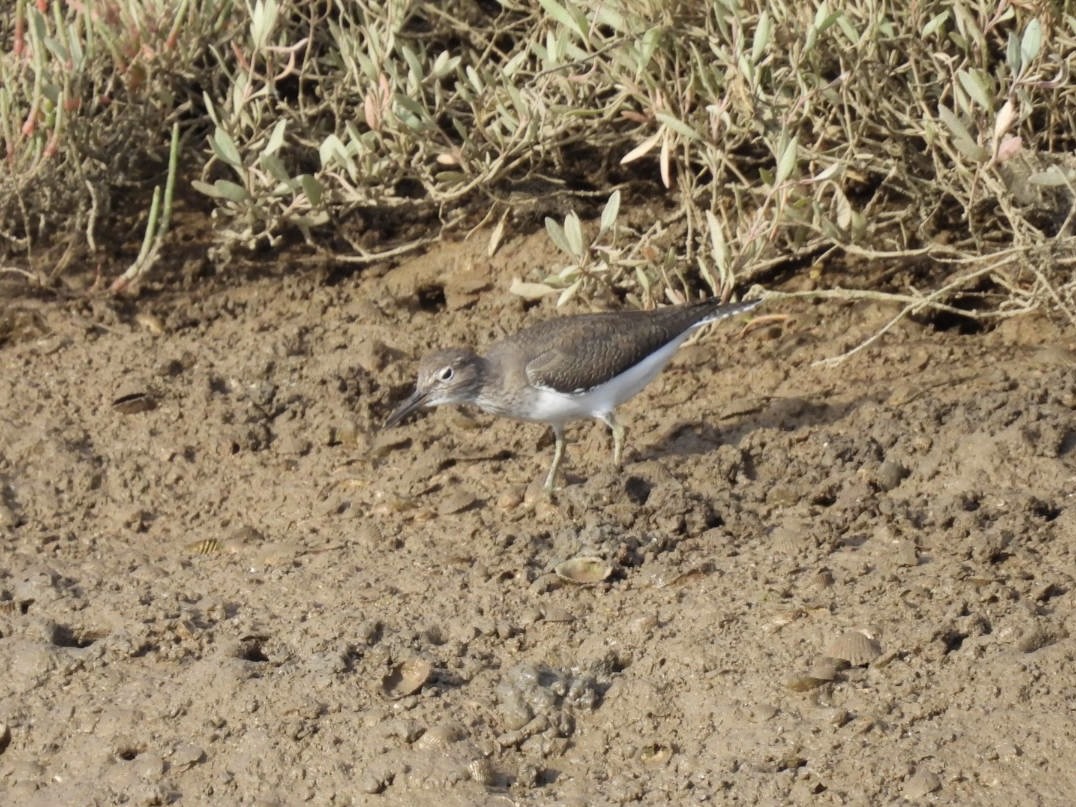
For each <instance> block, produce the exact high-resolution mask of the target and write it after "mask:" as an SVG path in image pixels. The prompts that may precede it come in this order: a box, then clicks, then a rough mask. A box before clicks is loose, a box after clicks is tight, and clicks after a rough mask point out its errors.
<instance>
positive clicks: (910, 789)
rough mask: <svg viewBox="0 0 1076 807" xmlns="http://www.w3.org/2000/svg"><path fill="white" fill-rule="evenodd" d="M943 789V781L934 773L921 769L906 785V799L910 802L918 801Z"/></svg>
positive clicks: (904, 793)
mask: <svg viewBox="0 0 1076 807" xmlns="http://www.w3.org/2000/svg"><path fill="white" fill-rule="evenodd" d="M940 787H941V779H939V778H938V775H937V774H936V773H934V772H933V771H929V770H927V769H926V768H919V769H918V770H916V772H915V773H914V774H912V778H911V779H909V780H908V781H907V782H906V783H905V784H904V792H903V795H904V798H906V799H908V801H917V800H919V799H921V798H923V797H924V796H926V795H929V794H930V793H933V792H934V791H935V790H937V789H939V788H940Z"/></svg>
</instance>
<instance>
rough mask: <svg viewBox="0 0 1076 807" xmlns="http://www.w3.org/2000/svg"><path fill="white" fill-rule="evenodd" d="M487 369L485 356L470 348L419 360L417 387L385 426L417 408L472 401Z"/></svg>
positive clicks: (441, 352)
mask: <svg viewBox="0 0 1076 807" xmlns="http://www.w3.org/2000/svg"><path fill="white" fill-rule="evenodd" d="M484 370H485V360H484V359H482V357H481V356H478V355H476V354H475V353H473V352H472V351H470V350H466V349H463V348H456V349H450V350H438V351H436V352H434V353H430V354H429V355H428V356H426V357H425V358H423V359H422V361H421V362H419V365H418V381H417V382H416V383H415V391H414V392H413V393H411V396H410V397H409V398H408V399H407V400H406V401H404V402H403V403H402V404H400V405H399V406H398V407H397V408H396V411H394V412H393V413H392V414H391V415H389V419H388V420H387V421H386V422H385V428H386V429H389V428H392V427H393V426H395V425H396V424H398V423H400V422H401V421H403V419H404V418H405V417H407V416H408V415H410V414H411V413H412V412H414V411H415V410H417V409H422V408H429V407H432V406H440V405H441V404H456V403H472V402H473V401H474V399H475V397H476V396H477V395H478V391H479V390H480V389H481V387H482V380H483V374H484Z"/></svg>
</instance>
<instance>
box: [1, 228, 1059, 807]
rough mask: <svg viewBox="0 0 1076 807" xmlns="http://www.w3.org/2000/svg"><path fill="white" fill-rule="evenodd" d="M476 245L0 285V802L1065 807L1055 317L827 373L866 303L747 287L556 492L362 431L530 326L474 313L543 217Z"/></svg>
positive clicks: (531, 457) (905, 331) (462, 451)
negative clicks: (263, 267)
mask: <svg viewBox="0 0 1076 807" xmlns="http://www.w3.org/2000/svg"><path fill="white" fill-rule="evenodd" d="M475 242H476V243H473V244H472V243H470V242H468V243H464V244H451V245H445V246H442V247H440V248H439V249H438V250H437V251H436V252H432V253H430V254H428V255H425V256H423V257H421V258H418V259H415V260H412V261H408V262H405V263H402V264H400V265H399V266H397V267H395V268H393V269H391V270H383V271H382V272H380V273H378V272H373V271H371V272H367V273H365V274H364V275H362V276H353V277H347V278H344V279H341V278H340V276H338V275H335V274H333V273H332V272H330V271H329V270H328V269H326V270H322V271H314V270H302V271H301V270H298V269H288V268H287V267H277V268H275V269H273V270H271V271H269V272H268V273H267V274H265V275H262V276H257V275H251V276H247V277H241V276H238V275H235V274H232V275H229V276H227V277H223V278H202V279H200V280H198V281H197V282H196V283H195V284H194V285H193V286H192V287H190V288H186V289H185V288H182V287H181V283H180V281H179V280H177V281H176V283H175V284H174V285H170V283H169V281H168V280H167V279H166V278H162V279H161V283H162V285H161V287H159V288H154V289H148V290H146V291H145V292H144V293H143V295H142V296H141V297H140V298H139V299H137V300H135V301H126V302H124V301H114V300H108V299H102V298H89V299H80V300H77V301H74V302H66V303H60V302H57V301H55V300H48V299H34V298H32V297H28V296H26V295H24V294H23V295H15V296H13V297H8V298H7V299H5V300H4V301H3V302H0V307H2V311H0V320H2V322H0V340H2V341H0V374H2V375H0V388H2V389H3V390H5V393H4V394H3V395H2V396H0V547H2V557H0V680H2V681H3V682H4V686H3V687H2V690H0V724H2V725H0V803H3V804H20V805H59V804H83V805H97V804H101V805H104V804H121V803H122V804H134V805H156V804H172V803H177V804H192V805H200V804H258V805H291V804H298V803H309V804H315V805H329V804H332V805H349V804H375V805H423V804H430V805H438V806H439V807H444V805H456V804H459V805H465V804H466V805H471V804H474V805H486V804H488V805H508V804H539V805H541V804H557V805H604V804H635V803H641V804H694V803H713V804H759V803H761V804H778V803H788V804H872V805H876V804H891V803H899V802H901V801H902V800H907V801H910V802H919V803H929V804H961V805H968V804H996V805H1011V804H1044V805H1053V804H1057V805H1060V804H1068V803H1071V799H1072V794H1073V793H1076V767H1074V766H1073V764H1072V761H1073V759H1076V731H1074V730H1073V726H1074V720H1076V665H1074V656H1076V647H1074V643H1073V639H1072V638H1071V636H1072V634H1073V633H1074V632H1076V616H1074V613H1073V597H1074V596H1076V591H1074V588H1076V585H1074V576H1076V493H1074V491H1076V416H1074V410H1076V336H1074V334H1073V333H1072V332H1071V331H1067V332H1066V331H1064V330H1062V329H1060V328H1057V327H1054V326H1053V325H1051V324H1050V323H1049V322H1047V321H1045V320H1033V319H1023V320H1018V321H1010V322H1008V323H1006V324H1004V325H1002V326H1000V327H998V328H996V329H994V330H992V331H989V332H982V333H975V334H961V333H959V332H958V330H956V329H953V330H938V329H936V328H933V327H931V326H929V325H927V324H917V323H914V322H905V323H902V324H901V325H900V326H898V327H897V328H896V329H895V330H894V331H893V332H892V333H890V334H888V335H887V336H886V337H885V338H883V339H882V340H880V341H879V342H878V343H876V344H875V346H873V347H872V348H870V349H868V350H865V351H863V352H862V353H860V354H858V355H856V356H855V357H853V358H852V359H850V360H849V361H847V362H846V363H845V364H843V365H841V366H840V367H839V368H836V369H830V368H826V367H820V366H816V365H815V364H814V362H815V361H816V360H818V359H821V358H824V357H827V356H833V355H835V354H837V353H839V352H841V351H842V350H845V349H847V348H850V347H852V346H854V345H855V344H857V343H858V341H860V340H861V339H863V338H865V337H867V336H869V335H870V334H871V333H873V332H875V331H876V330H877V329H878V328H879V326H880V325H882V324H883V323H884V322H885V321H886V320H887V319H888V318H889V317H890V316H891V315H892V313H893V311H892V310H891V309H888V308H884V307H879V306H871V305H850V304H835V303H827V304H823V305H808V304H791V303H782V304H772V305H769V306H767V307H766V308H765V313H766V314H774V313H777V314H785V315H787V319H786V320H784V321H781V322H770V323H768V324H766V325H764V326H762V327H755V328H752V329H749V330H748V331H747V332H746V333H741V329H742V326H743V325H744V324H745V320H741V321H734V322H728V323H723V324H722V325H721V326H720V327H719V328H717V329H715V330H714V331H713V332H712V333H709V334H706V335H705V336H704V338H703V339H701V340H700V341H699V342H698V343H697V344H694V345H692V346H689V347H687V348H685V349H684V350H683V351H682V352H681V353H680V354H679V356H678V357H677V359H676V360H675V361H674V363H673V364H672V365H671V366H670V368H669V369H668V370H667V371H666V372H665V374H664V375H663V376H661V377H660V378H659V379H658V380H657V381H656V382H655V383H654V384H653V385H652V386H651V387H649V388H648V389H647V390H646V392H644V393H643V394H642V395H641V396H639V397H638V398H637V399H635V400H634V401H632V402H631V403H630V404H628V405H627V406H625V407H624V408H623V410H622V413H621V414H622V419H623V421H624V422H625V423H626V425H627V426H628V450H627V452H626V464H625V467H624V468H623V470H622V471H619V472H617V471H614V470H613V469H612V468H611V467H610V443H609V436H608V433H607V432H606V430H605V429H604V428H603V427H601V426H600V425H597V424H589V423H588V424H581V425H579V426H577V427H574V428H573V429H572V430H571V431H570V434H569V437H570V445H569V449H568V461H567V466H566V471H567V474H566V484H565V486H564V488H563V489H562V490H561V491H560V492H559V493H557V494H556V496H555V498H554V499H552V500H549V499H547V498H544V497H542V496H541V495H538V494H537V492H536V486H537V485H540V483H541V481H542V478H543V476H544V474H545V471H546V469H547V467H548V463H549V461H550V457H551V453H552V446H551V441H550V438H549V435H548V434H547V433H546V432H545V430H543V429H542V428H541V427H539V426H534V425H524V424H517V423H512V422H509V421H504V420H495V419H493V418H491V417H489V416H486V415H483V414H475V415H473V416H472V415H468V414H465V413H464V412H462V411H461V410H451V409H442V410H437V411H435V412H432V413H430V414H429V415H427V416H425V417H423V418H421V419H418V420H413V421H411V422H408V423H407V424H405V425H403V426H402V427H400V428H398V429H395V430H393V431H391V432H387V433H384V434H381V435H378V434H377V426H378V425H379V424H380V423H381V422H382V421H383V419H384V418H385V416H386V415H387V414H388V412H389V411H391V409H392V407H393V406H394V405H395V404H396V403H398V402H399V401H400V400H401V399H402V398H403V397H404V396H405V395H406V394H407V393H408V392H409V391H410V387H411V384H412V375H413V372H414V369H415V364H416V361H417V358H418V357H419V355H420V354H421V353H422V352H424V351H425V350H427V349H430V348H432V347H435V346H446V345H449V344H454V343H464V344H468V343H470V344H478V345H481V344H483V343H487V342H489V341H491V340H493V339H494V338H496V337H498V336H500V335H502V334H503V333H505V332H509V331H512V330H514V329H516V328H518V327H520V326H522V325H524V324H526V323H530V322H534V321H538V320H539V319H542V318H546V317H549V316H551V315H553V314H554V312H553V311H552V310H551V307H550V306H548V305H545V304H543V305H540V306H533V307H530V308H527V307H525V306H524V305H523V304H522V303H521V302H520V301H519V300H518V299H516V298H513V297H511V296H510V295H508V294H507V292H506V291H505V290H506V289H507V286H508V281H509V278H510V277H511V276H512V275H513V274H515V275H525V274H529V273H530V271H531V270H532V269H533V268H534V267H536V266H539V265H541V264H543V263H545V262H548V261H549V260H550V259H551V256H550V254H549V252H548V247H546V246H545V242H546V239H545V236H544V234H538V235H536V236H534V237H530V238H521V239H519V240H516V241H512V242H510V243H507V244H505V245H504V246H503V247H502V249H501V251H500V253H499V254H498V255H497V256H496V257H495V258H494V259H492V260H488V259H486V258H485V255H484V250H485V240H484V239H482V238H476V239H475ZM478 242H480V243H478ZM574 310H579V309H574ZM579 556H596V557H599V558H602V559H604V560H605V561H607V562H608V563H609V564H610V565H611V567H612V573H611V575H610V576H609V577H608V579H606V580H605V581H604V582H601V583H599V584H597V585H589V586H584V585H576V584H573V583H570V582H566V581H564V580H562V579H561V578H559V577H558V576H557V575H556V574H555V573H554V571H553V570H554V568H555V567H557V566H558V564H560V563H562V562H563V561H566V560H568V559H571V558H574V557H579ZM868 636H869V637H873V642H872V641H871V640H870V639H868ZM842 654H843V655H844V656H846V657H848V658H850V660H851V661H852V662H855V666H842V665H839V664H835V663H833V662H831V661H827V660H826V658H827V657H832V656H839V655H842Z"/></svg>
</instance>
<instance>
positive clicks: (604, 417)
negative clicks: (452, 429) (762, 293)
mask: <svg viewBox="0 0 1076 807" xmlns="http://www.w3.org/2000/svg"><path fill="white" fill-rule="evenodd" d="M761 302H762V301H761V300H751V301H747V302H740V303H731V304H725V303H722V302H721V301H720V300H719V299H717V298H711V299H708V300H700V301H697V302H689V303H683V304H680V305H671V306H664V307H661V308H656V309H653V310H626V311H609V312H602V313H596V314H576V315H572V316H565V317H557V318H554V319H549V320H545V321H543V322H539V323H537V324H535V325H531V326H530V327H527V328H524V329H523V330H521V331H519V332H517V333H515V334H512V335H510V336H507V337H505V338H503V339H501V340H500V341H498V342H494V343H493V344H492V345H490V346H489V347H488V348H487V349H486V351H485V352H484V353H483V354H478V353H476V352H475V351H473V350H471V349H470V348H448V349H442V350H436V351H434V352H432V353H429V354H427V355H426V356H425V357H423V358H422V359H421V360H420V362H419V365H418V378H417V381H416V383H415V389H414V392H413V393H412V394H411V395H410V396H409V397H408V398H407V399H406V400H404V401H403V402H402V403H401V404H400V405H399V406H398V407H397V408H396V409H395V410H394V411H393V412H392V414H390V415H389V417H388V420H387V421H386V422H385V428H386V429H390V428H393V427H394V426H397V425H398V424H400V423H401V422H402V421H403V420H404V419H405V418H406V417H407V416H408V415H410V414H411V413H412V412H415V411H417V410H419V409H423V408H431V407H435V406H442V405H445V404H471V405H474V406H477V407H478V408H479V409H482V410H484V411H486V412H489V413H491V414H493V415H498V416H501V417H507V418H512V419H515V420H521V421H530V422H535V423H545V424H548V425H549V426H550V428H551V429H552V430H553V437H554V441H555V445H554V449H553V464H552V466H551V467H550V469H549V473H548V474H547V475H546V479H545V484H544V488H545V490H547V491H552V490H554V486H555V482H556V477H557V470H558V469H559V467H560V464H561V460H562V459H563V458H564V445H565V442H564V427H565V425H566V424H568V423H570V422H572V421H575V420H582V419H587V418H594V419H596V420H599V421H601V422H602V423H604V424H605V425H606V426H608V427H609V430H610V431H611V432H612V435H613V464H614V465H615V466H616V467H620V464H621V460H622V458H623V452H624V434H625V430H624V427H623V426H622V425H621V424H620V423H619V422H618V421H617V419H616V417H615V414H614V410H615V409H616V408H617V407H618V406H619V405H620V404H622V403H624V402H625V401H627V400H628V399H630V398H632V397H634V396H635V395H637V394H638V393H639V392H641V391H642V389H643V388H644V387H646V385H647V384H649V383H650V382H651V381H652V380H653V379H654V378H655V377H657V375H658V374H659V373H660V372H661V371H662V370H663V369H664V368H665V365H667V364H668V363H669V361H670V360H671V359H672V357H673V355H674V354H675V353H676V351H677V350H678V349H679V347H680V346H681V345H682V344H683V343H684V342H685V341H686V340H687V338H688V337H689V336H690V335H691V334H692V333H694V332H695V331H696V330H698V329H699V328H701V327H703V326H704V325H708V324H710V323H712V322H717V321H719V320H722V319H726V318H728V317H732V316H736V315H738V314H743V313H746V312H748V311H751V310H753V309H754V308H755V307H757V306H758V305H759V304H760V303H761Z"/></svg>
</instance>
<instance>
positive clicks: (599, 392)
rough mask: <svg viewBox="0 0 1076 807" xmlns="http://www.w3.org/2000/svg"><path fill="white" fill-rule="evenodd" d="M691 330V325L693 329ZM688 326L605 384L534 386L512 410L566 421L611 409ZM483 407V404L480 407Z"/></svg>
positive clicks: (667, 355)
mask: <svg viewBox="0 0 1076 807" xmlns="http://www.w3.org/2000/svg"><path fill="white" fill-rule="evenodd" d="M692 330H693V329H692ZM690 332H691V331H690V330H689V331H688V332H686V333H684V334H683V335H682V336H680V337H679V338H677V339H674V340H673V341H672V342H669V344H667V345H665V346H664V347H663V348H661V349H660V350H658V351H656V352H654V353H651V354H650V355H649V356H647V357H646V358H645V359H643V360H642V361H641V362H639V363H638V364H636V365H635V366H634V367H632V368H631V369H629V370H625V371H624V372H623V373H621V374H620V375H618V376H614V377H613V378H611V379H610V380H609V381H606V382H605V383H604V384H600V385H598V386H597V387H594V388H592V389H589V390H587V391H586V392H573V393H563V392H557V391H556V390H552V389H549V388H547V387H538V388H535V389H534V390H533V391H532V392H531V393H530V395H528V396H527V397H528V400H527V403H526V406H524V407H520V408H519V410H518V411H515V412H513V413H511V414H512V415H513V416H514V417H516V418H519V419H520V420H535V421H542V422H545V423H567V422H568V421H570V420H581V419H583V418H596V417H600V416H601V415H607V414H609V413H611V412H612V411H613V410H614V409H616V407H618V406H620V404H622V403H624V402H625V401H627V400H628V399H629V398H633V397H634V396H636V395H638V394H639V393H640V392H641V391H642V389H643V388H644V387H645V386H646V385H647V384H649V383H650V382H651V381H653V380H654V378H656V377H657V375H658V374H659V373H660V372H661V371H662V370H663V369H665V365H666V364H668V363H669V360H670V359H672V357H673V355H674V354H675V353H676V351H677V350H678V349H679V348H680V345H682V344H683V343H684V340H686V339H687V337H688V336H689V335H690ZM483 408H486V407H483Z"/></svg>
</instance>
